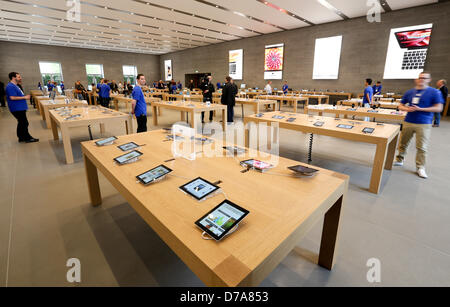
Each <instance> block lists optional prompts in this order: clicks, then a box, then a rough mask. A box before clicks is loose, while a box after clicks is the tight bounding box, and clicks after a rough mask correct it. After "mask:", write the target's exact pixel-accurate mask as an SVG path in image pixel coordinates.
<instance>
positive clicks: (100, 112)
mask: <svg viewBox="0 0 450 307" xmlns="http://www.w3.org/2000/svg"><path fill="white" fill-rule="evenodd" d="M69 109H71V110H72V113H71V115H77V114H80V115H81V117H79V118H76V119H72V120H66V119H65V118H67V117H69V116H71V115H65V116H61V115H60V111H58V110H50V111H49V114H50V122H51V127H52V133H53V139H54V140H55V141H57V140H59V135H58V127H59V129H60V130H61V138H62V141H63V144H64V153H65V155H66V163H67V164H73V162H74V161H73V153H72V144H71V143H70V133H69V128H73V127H88V126H90V125H94V124H100V132H101V133H102V134H103V133H104V131H105V123H115V124H117V122H118V121H121V122H125V131H126V134H129V133H131V132H132V131H133V122H132V120H131V116H130V115H129V114H125V113H121V112H117V111H113V110H110V109H107V108H103V107H96V106H89V107H70V108H69Z"/></svg>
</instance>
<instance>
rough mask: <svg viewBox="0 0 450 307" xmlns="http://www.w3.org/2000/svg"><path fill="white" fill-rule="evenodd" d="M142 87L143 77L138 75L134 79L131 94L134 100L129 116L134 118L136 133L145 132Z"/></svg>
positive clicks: (144, 105)
mask: <svg viewBox="0 0 450 307" xmlns="http://www.w3.org/2000/svg"><path fill="white" fill-rule="evenodd" d="M142 86H145V76H144V75H143V74H139V75H137V77H136V86H135V87H134V89H133V92H132V93H131V96H132V97H133V99H134V100H133V102H132V106H131V114H134V115H135V116H136V121H137V125H138V126H137V133H142V132H147V103H146V102H145V97H144V93H143V92H142Z"/></svg>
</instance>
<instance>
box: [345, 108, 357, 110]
mask: <svg viewBox="0 0 450 307" xmlns="http://www.w3.org/2000/svg"><path fill="white" fill-rule="evenodd" d="M347 111H356V109H355V108H348V109H347Z"/></svg>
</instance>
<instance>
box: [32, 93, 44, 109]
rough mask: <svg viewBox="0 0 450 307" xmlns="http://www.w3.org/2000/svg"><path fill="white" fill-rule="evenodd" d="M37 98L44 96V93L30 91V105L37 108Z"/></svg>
mask: <svg viewBox="0 0 450 307" xmlns="http://www.w3.org/2000/svg"><path fill="white" fill-rule="evenodd" d="M36 96H44V93H43V92H42V91H41V90H31V91H30V103H31V104H32V105H34V107H36V104H37V101H36Z"/></svg>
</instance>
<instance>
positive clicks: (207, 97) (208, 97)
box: [202, 76, 216, 123]
mask: <svg viewBox="0 0 450 307" xmlns="http://www.w3.org/2000/svg"><path fill="white" fill-rule="evenodd" d="M211 81H212V76H208V77H206V79H205V82H204V83H203V85H202V91H203V102H207V101H209V102H210V103H211V102H212V96H213V93H214V92H215V91H216V89H215V88H214V84H212V82H211ZM213 117H214V112H213V111H209V121H210V122H212V121H213ZM202 123H205V112H202Z"/></svg>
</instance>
